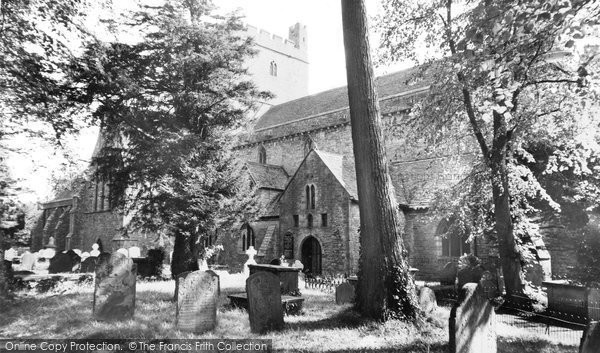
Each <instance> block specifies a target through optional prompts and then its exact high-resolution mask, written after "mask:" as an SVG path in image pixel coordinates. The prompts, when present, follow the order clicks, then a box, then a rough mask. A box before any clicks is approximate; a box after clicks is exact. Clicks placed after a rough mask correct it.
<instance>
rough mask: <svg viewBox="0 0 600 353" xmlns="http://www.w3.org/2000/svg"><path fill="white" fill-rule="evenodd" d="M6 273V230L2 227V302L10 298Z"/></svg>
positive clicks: (0, 258)
mask: <svg viewBox="0 0 600 353" xmlns="http://www.w3.org/2000/svg"><path fill="white" fill-rule="evenodd" d="M6 273H7V271H6V269H5V268H4V231H3V230H1V229H0V303H3V302H6V301H7V300H9V299H10V291H9V288H8V278H7V277H6Z"/></svg>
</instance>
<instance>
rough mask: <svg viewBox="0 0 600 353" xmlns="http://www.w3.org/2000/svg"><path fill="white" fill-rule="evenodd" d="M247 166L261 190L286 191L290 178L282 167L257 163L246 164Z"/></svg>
mask: <svg viewBox="0 0 600 353" xmlns="http://www.w3.org/2000/svg"><path fill="white" fill-rule="evenodd" d="M246 166H247V167H248V171H249V172H250V176H251V178H252V180H254V182H255V183H256V186H258V187H259V188H268V189H277V190H283V189H285V186H286V185H287V181H288V177H289V176H288V174H287V173H286V171H285V169H283V167H282V166H280V165H272V164H262V163H256V162H246Z"/></svg>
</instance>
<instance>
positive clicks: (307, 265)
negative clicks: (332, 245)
mask: <svg viewBox="0 0 600 353" xmlns="http://www.w3.org/2000/svg"><path fill="white" fill-rule="evenodd" d="M301 254H302V264H303V265H304V272H306V273H310V274H311V275H320V274H321V245H320V244H319V241H318V240H317V239H316V238H315V237H312V236H310V237H308V238H306V239H304V242H302V248H301Z"/></svg>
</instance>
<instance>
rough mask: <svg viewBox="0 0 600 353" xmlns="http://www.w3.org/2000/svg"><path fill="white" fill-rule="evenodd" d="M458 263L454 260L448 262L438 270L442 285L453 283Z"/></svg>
mask: <svg viewBox="0 0 600 353" xmlns="http://www.w3.org/2000/svg"><path fill="white" fill-rule="evenodd" d="M457 270H458V265H457V264H456V263H455V262H448V263H447V264H446V265H444V268H443V269H442V271H441V272H440V283H441V284H442V285H454V283H455V281H456V272H457Z"/></svg>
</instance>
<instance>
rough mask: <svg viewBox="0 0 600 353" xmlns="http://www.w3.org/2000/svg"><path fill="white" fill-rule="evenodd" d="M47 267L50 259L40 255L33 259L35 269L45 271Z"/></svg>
mask: <svg viewBox="0 0 600 353" xmlns="http://www.w3.org/2000/svg"><path fill="white" fill-rule="evenodd" d="M48 267H50V259H47V258H45V257H42V256H40V257H38V258H36V259H35V264H34V265H33V269H34V270H35V271H47V270H48Z"/></svg>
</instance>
